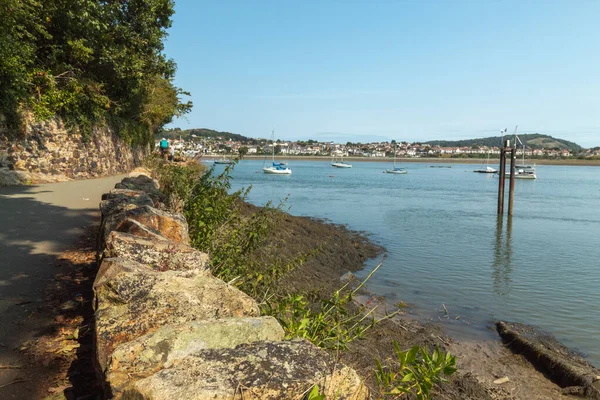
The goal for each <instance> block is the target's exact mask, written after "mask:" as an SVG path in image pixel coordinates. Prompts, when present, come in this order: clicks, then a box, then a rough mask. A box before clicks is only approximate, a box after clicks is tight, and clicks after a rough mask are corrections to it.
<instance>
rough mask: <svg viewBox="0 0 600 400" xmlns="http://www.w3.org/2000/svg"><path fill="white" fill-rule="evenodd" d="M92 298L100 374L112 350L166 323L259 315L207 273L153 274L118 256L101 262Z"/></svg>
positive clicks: (234, 291) (249, 302)
mask: <svg viewBox="0 0 600 400" xmlns="http://www.w3.org/2000/svg"><path fill="white" fill-rule="evenodd" d="M94 297H95V309H96V349H97V356H98V365H99V366H100V367H101V368H102V370H104V369H105V367H106V361H107V359H108V356H109V355H110V354H111V353H112V351H113V350H114V348H115V347H116V346H118V345H119V344H121V343H125V342H128V341H130V340H134V339H137V338H138V337H140V336H142V335H145V334H147V333H151V332H153V331H155V330H156V329H158V328H160V327H162V326H165V325H166V324H170V323H183V322H186V321H197V320H204V319H210V318H228V317H243V316H258V315H259V314H260V312H259V309H258V305H257V304H256V302H255V301H254V300H253V299H252V298H250V297H248V296H247V295H246V294H244V293H242V292H241V291H239V290H238V289H236V288H234V287H231V286H229V285H227V284H226V283H225V282H223V281H221V280H220V279H217V278H215V277H213V276H212V275H210V274H207V273H205V272H200V271H185V272H179V271H166V272H155V271H151V270H149V269H148V268H146V267H144V266H143V265H141V264H139V263H136V262H134V261H130V260H125V259H119V258H105V259H104V260H103V261H102V264H101V265H100V268H99V270H98V274H97V275H96V280H95V281H94Z"/></svg>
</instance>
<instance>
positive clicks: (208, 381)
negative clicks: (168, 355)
mask: <svg viewBox="0 0 600 400" xmlns="http://www.w3.org/2000/svg"><path fill="white" fill-rule="evenodd" d="M314 385H319V388H321V389H324V390H325V394H326V396H327V397H326V398H327V399H334V398H335V399H354V400H359V399H361V400H362V399H366V398H367V396H368V390H367V389H366V387H365V386H364V384H363V382H362V381H361V379H360V378H359V376H358V375H357V374H356V372H355V371H354V370H353V369H351V368H348V367H346V366H344V365H342V364H336V363H335V362H334V361H333V359H332V358H331V357H330V356H329V355H328V354H327V353H325V352H324V351H323V350H321V349H319V348H318V347H316V346H314V345H312V344H311V343H309V342H307V341H304V340H298V341H284V342H255V343H251V344H246V345H240V346H238V347H236V348H234V349H211V350H202V351H199V352H197V353H194V354H191V355H189V356H187V357H185V358H182V359H180V360H178V361H176V362H175V363H174V365H173V366H172V367H170V368H166V369H163V370H162V371H159V372H157V373H155V374H153V375H151V376H149V377H147V378H144V379H141V380H138V381H137V382H134V383H132V384H131V386H130V387H129V388H128V389H127V390H125V392H124V393H123V396H122V399H127V400H133V399H135V400H142V399H144V400H146V399H147V400H150V399H152V400H167V399H186V400H208V399H211V400H225V399H227V400H229V399H233V398H238V397H239V398H241V399H246V400H251V399H253V400H259V399H260V400H264V399H301V398H303V395H305V394H306V393H307V392H308V391H309V390H310V389H311V388H312V387H313V386H314ZM236 396H238V397H236Z"/></svg>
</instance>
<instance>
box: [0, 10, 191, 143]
mask: <svg viewBox="0 0 600 400" xmlns="http://www.w3.org/2000/svg"><path fill="white" fill-rule="evenodd" d="M173 12H174V3H173V1H172V0H43V2H42V1H39V0H0V106H1V109H0V112H1V113H2V114H4V116H5V117H6V122H7V123H8V124H9V125H12V126H16V125H17V124H18V122H19V120H20V118H19V114H20V113H21V112H22V111H24V110H27V111H32V112H33V114H34V116H35V118H36V119H40V120H44V119H48V118H52V117H54V116H55V115H58V116H60V117H62V118H63V119H64V120H65V121H66V122H67V123H68V124H69V125H70V126H71V127H73V128H78V129H79V130H80V131H81V132H82V133H84V134H86V133H90V132H91V128H92V126H93V125H95V124H98V123H109V124H111V125H112V126H113V127H114V128H116V129H117V130H118V132H120V134H121V135H122V136H123V137H124V138H125V139H128V140H129V141H130V142H148V141H150V140H151V139H152V133H154V131H156V130H157V129H158V128H160V127H162V126H163V125H164V124H165V123H168V122H170V121H171V119H172V117H173V116H179V115H182V114H185V113H186V112H188V111H189V110H190V109H191V102H185V103H184V102H182V101H181V96H182V95H187V94H188V93H185V92H183V91H182V90H181V89H178V88H176V87H175V86H174V85H173V78H174V74H175V70H176V65H175V63H174V62H173V60H170V59H167V58H166V57H165V55H164V54H163V48H164V46H163V42H164V39H165V38H166V36H167V29H168V28H169V27H170V26H171V16H172V15H173Z"/></svg>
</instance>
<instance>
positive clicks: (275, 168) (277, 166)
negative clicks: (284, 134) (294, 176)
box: [262, 131, 292, 175]
mask: <svg viewBox="0 0 600 400" xmlns="http://www.w3.org/2000/svg"><path fill="white" fill-rule="evenodd" d="M272 140H273V142H274V141H275V131H273V134H272ZM266 159H267V157H266V156H265V161H266ZM263 165H264V163H263ZM262 170H263V172H264V173H265V174H271V175H290V174H291V173H292V170H291V169H290V168H289V167H288V166H287V163H283V162H275V143H273V158H272V164H271V166H270V167H264V166H263V169H262Z"/></svg>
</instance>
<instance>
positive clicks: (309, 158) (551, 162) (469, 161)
mask: <svg viewBox="0 0 600 400" xmlns="http://www.w3.org/2000/svg"><path fill="white" fill-rule="evenodd" d="M217 159H221V157H220V156H204V157H202V160H211V161H212V160H217ZM263 159H264V156H248V155H246V156H245V157H244V160H263ZM275 159H276V160H281V161H290V160H293V161H296V160H297V161H323V162H329V161H331V157H325V156H276V157H275ZM344 161H346V162H383V163H385V162H390V163H391V162H392V161H393V159H392V158H380V157H344ZM484 161H485V160H484V159H482V158H438V157H432V158H408V157H406V158H397V159H396V162H397V163H425V164H481V163H483V162H484ZM497 162H498V159H495V158H494V159H491V160H490V163H491V164H494V163H497ZM525 162H526V163H529V164H536V165H570V166H590V167H592V166H593V167H599V166H600V160H579V159H573V160H563V159H539V160H537V159H536V160H530V159H525Z"/></svg>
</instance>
